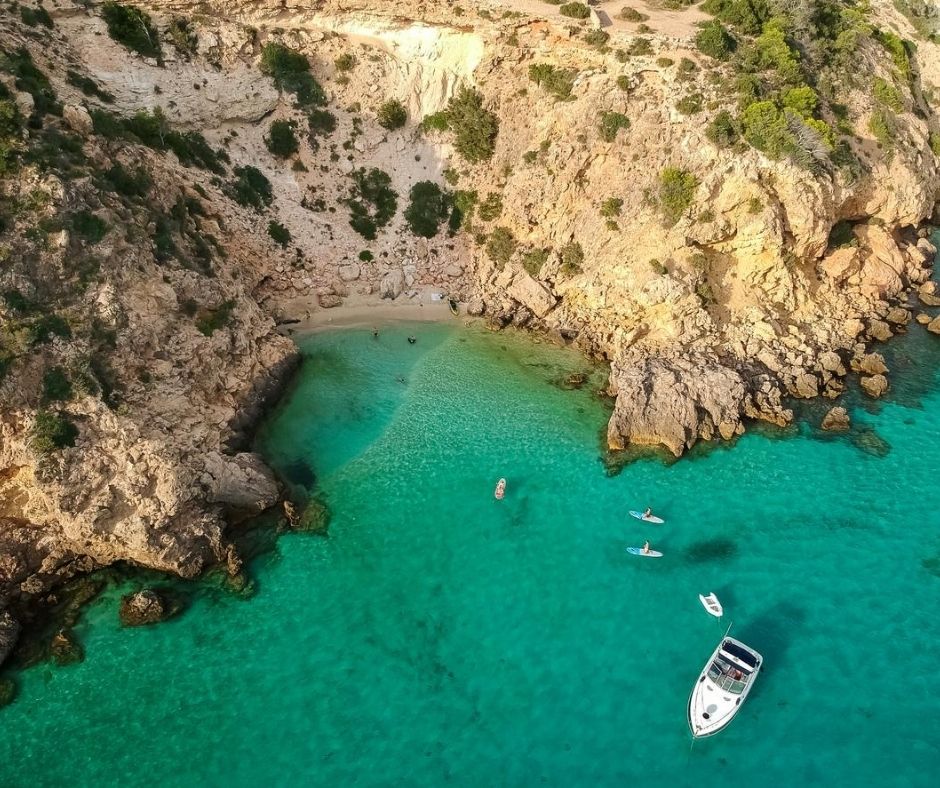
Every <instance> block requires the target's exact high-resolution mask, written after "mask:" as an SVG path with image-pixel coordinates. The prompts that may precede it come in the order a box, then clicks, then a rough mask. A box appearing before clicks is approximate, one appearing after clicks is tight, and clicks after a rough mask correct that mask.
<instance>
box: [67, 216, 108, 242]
mask: <svg viewBox="0 0 940 788" xmlns="http://www.w3.org/2000/svg"><path fill="white" fill-rule="evenodd" d="M69 226H70V227H71V229H72V232H73V233H75V234H76V235H77V236H78V237H79V238H81V239H82V240H83V241H88V243H91V244H96V243H98V242H99V241H100V240H101V239H102V238H104V237H105V235H107V233H108V224H107V222H105V221H104V219H101V218H100V217H98V216H95V215H94V214H93V213H91V212H89V211H84V210H82V211H76V212H75V213H73V214H72V215H71V217H69Z"/></svg>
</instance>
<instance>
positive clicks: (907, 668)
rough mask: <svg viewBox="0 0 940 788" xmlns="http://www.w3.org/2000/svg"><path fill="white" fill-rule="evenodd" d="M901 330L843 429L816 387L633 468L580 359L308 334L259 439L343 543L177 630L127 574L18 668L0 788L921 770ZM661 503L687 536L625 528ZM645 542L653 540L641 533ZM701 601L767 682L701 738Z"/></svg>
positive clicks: (908, 401) (910, 395)
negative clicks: (151, 618) (144, 614)
mask: <svg viewBox="0 0 940 788" xmlns="http://www.w3.org/2000/svg"><path fill="white" fill-rule="evenodd" d="M409 333H415V334H416V335H417V336H418V342H417V343H416V344H415V345H409V344H408V343H407V342H406V340H405V338H406V336H407V335H408V334H409ZM910 334H911V335H910V336H909V337H907V338H904V339H903V340H899V341H898V342H897V343H892V344H891V345H889V346H888V348H889V349H890V350H888V353H889V354H895V355H894V357H892V356H890V355H889V365H891V366H892V369H894V367H895V365H904V364H905V363H906V367H905V368H904V371H903V372H899V373H898V374H896V375H894V376H892V384H893V386H894V390H893V391H892V394H891V395H890V396H889V397H888V398H887V399H886V401H884V402H881V403H877V404H871V403H869V402H868V401H866V400H862V399H860V398H856V397H855V396H854V395H851V396H849V397H848V404H849V406H850V409H851V413H852V418H853V422H854V423H855V425H856V426H855V427H853V431H852V432H851V433H849V434H848V435H846V436H832V435H824V434H820V433H819V432H818V431H817V430H815V429H814V427H813V426H812V425H813V424H818V419H817V420H815V421H813V419H814V418H815V416H816V415H817V414H816V410H813V409H814V408H818V406H816V405H813V406H810V408H809V410H807V419H808V420H807V421H806V422H801V423H800V424H798V425H797V426H796V427H794V428H792V429H789V430H786V431H784V432H783V433H779V432H776V431H770V430H764V429H759V430H752V431H750V432H749V434H747V435H745V436H744V437H743V438H741V439H740V440H738V441H736V444H735V445H734V446H733V447H732V448H730V449H724V448H721V449H717V450H701V451H696V452H694V453H693V456H692V457H691V458H688V459H687V460H684V461H682V462H679V463H674V464H672V463H663V462H661V461H659V460H658V459H652V460H642V461H638V462H633V463H631V464H628V465H626V466H625V467H624V468H623V469H622V471H621V472H620V473H619V474H617V475H614V476H609V475H608V474H607V473H606V471H605V464H604V462H603V458H602V456H601V452H600V441H599V434H600V431H601V430H602V428H603V426H604V422H605V421H606V418H607V414H608V412H609V410H608V404H607V403H605V402H604V401H603V400H602V399H600V398H598V397H597V396H595V394H594V390H595V389H596V388H598V387H599V386H601V385H602V384H603V381H604V371H603V370H602V369H592V368H591V367H590V365H589V364H588V363H587V362H586V361H585V360H584V359H583V358H581V357H580V356H578V355H577V354H575V353H573V352H569V351H566V350H561V349H558V348H555V347H553V346H551V345H548V344H536V343H534V342H533V341H532V339H531V338H529V337H526V336H524V335H517V334H513V333H506V334H495V335H494V334H491V333H489V332H486V331H485V330H482V329H480V328H478V327H470V328H465V327H460V326H458V325H457V324H456V323H453V324H440V325H437V324H424V325H420V326H409V325H407V324H402V325H396V326H390V327H388V328H384V329H383V330H382V332H381V334H380V337H379V339H378V340H375V339H373V337H372V336H371V332H370V331H368V330H351V329H350V330H343V331H335V332H323V333H318V334H315V335H312V336H310V337H307V338H305V339H303V340H302V348H303V350H304V353H305V357H306V361H305V365H304V367H303V369H302V371H301V373H300V375H299V377H298V379H297V381H296V382H295V384H294V386H293V387H292V389H291V391H290V392H289V394H288V396H287V397H286V398H285V400H284V402H283V403H282V404H281V406H280V407H279V408H278V410H277V411H276V412H275V413H274V414H273V415H272V417H271V418H270V419H269V420H268V422H267V423H266V425H265V426H264V428H263V430H262V432H261V434H260V436H259V445H260V447H261V449H262V450H263V451H264V452H265V454H266V455H267V456H268V458H269V459H270V461H271V462H272V464H273V465H274V466H275V467H277V468H278V469H279V470H280V471H281V473H282V474H283V475H284V476H285V478H287V479H288V480H289V481H290V483H291V484H294V485H297V486H298V487H304V488H306V489H308V490H310V491H311V492H316V493H317V494H318V495H322V496H323V497H324V498H325V500H326V501H327V502H328V503H329V506H330V508H331V510H332V512H333V521H332V523H331V526H330V534H329V536H328V537H326V538H323V537H315V536H310V535H302V534H288V535H286V536H284V537H282V538H281V539H280V540H279V541H278V542H277V544H276V545H275V547H274V548H273V549H272V550H270V551H268V552H265V553H263V554H261V555H260V556H259V557H258V558H256V559H255V560H254V561H253V563H252V565H251V573H252V575H253V576H254V577H255V578H256V579H257V582H258V593H257V595H256V596H254V597H253V598H252V599H250V600H247V601H243V600H239V599H237V598H235V597H233V596H227V595H225V594H221V593H200V594H197V595H195V597H194V598H193V601H192V604H191V606H190V608H189V609H188V610H187V612H186V613H185V615H183V616H181V617H179V618H177V619H174V620H172V621H170V622H167V623H166V624H164V625H161V626H158V627H153V628H146V629H139V630H122V629H121V628H120V627H119V625H118V623H117V612H116V611H117V604H118V597H119V594H120V592H121V590H123V589H122V588H111V589H109V590H108V592H107V593H106V594H105V595H104V596H103V597H102V598H100V599H99V600H98V601H97V602H96V603H95V604H93V605H92V606H91V607H90V608H89V609H88V611H87V612H86V614H85V616H84V617H83V619H82V621H81V622H80V624H79V627H78V634H79V635H80V636H81V638H82V640H83V642H84V645H85V650H86V659H85V661H84V662H83V663H81V664H79V665H75V666H71V667H68V668H64V669H52V668H49V667H46V666H41V667H38V668H34V669H31V670H27V671H24V672H23V673H22V674H21V675H20V676H19V680H20V683H21V693H20V697H19V699H18V700H17V701H16V703H15V704H13V705H12V706H10V707H8V708H6V709H3V710H2V711H0V726H2V729H3V734H2V736H0V763H2V764H3V766H2V770H0V784H3V785H11V786H19V785H27V784H29V785H53V784H58V783H61V782H64V781H67V780H70V781H73V782H79V783H80V784H89V785H92V784H107V783H114V782H120V783H121V784H123V785H145V784H152V783H154V782H157V781H158V782H161V783H164V784H167V785H181V786H182V785H190V784H193V783H194V782H200V783H204V784H226V785H255V784H257V783H259V782H262V781H264V782H270V783H274V784H279V785H280V784H296V783H307V784H317V785H347V784H357V785H369V786H371V785H375V786H378V785H390V784H398V785H420V786H432V785H433V786H436V785H441V784H445V783H447V784H454V785H481V784H501V785H539V784H544V785H559V786H561V785H572V784H580V785H622V784H624V783H626V782H627V781H629V782H634V783H639V784H668V785H690V786H691V785H695V786H702V785H706V786H708V785H719V784H725V783H726V782H727V781H729V780H731V781H733V782H735V783H737V782H748V783H753V784H762V783H765V782H768V781H779V782H781V783H785V784H794V783H798V784H799V783H802V784H822V783H826V784H828V785H832V784H837V785H850V784H851V785H867V784H882V785H906V786H907V785H929V784H931V782H932V779H931V778H932V775H936V773H937V771H938V769H940V737H938V735H937V733H936V730H935V726H933V725H932V720H934V719H936V715H937V713H938V712H940V702H938V701H937V698H936V693H935V692H934V683H935V679H934V676H935V672H936V667H937V657H936V653H937V649H936V643H937V637H938V634H940V633H938V627H940V624H938V623H937V622H938V620H940V619H938V614H940V577H938V576H937V575H938V571H937V569H936V566H937V565H938V564H940V532H938V530H937V527H938V524H940V521H938V518H937V516H936V514H935V505H934V503H933V497H934V495H935V489H936V483H935V477H936V470H937V468H938V467H940V391H938V388H937V374H936V370H937V368H938V363H937V362H938V355H940V351H938V349H937V345H938V344H940V342H938V341H937V338H936V337H931V336H928V335H926V334H925V332H924V331H923V330H922V329H921V328H920V327H918V326H912V327H911V329H910ZM904 359H907V362H905V361H904ZM575 372H587V373H590V379H589V381H588V383H587V384H585V386H584V387H583V388H582V389H581V390H574V391H566V390H564V389H563V387H561V386H560V385H558V384H559V381H561V380H562V379H563V378H564V377H565V376H566V375H568V374H571V373H575ZM865 435H874V436H876V438H877V440H874V439H872V438H864V437H859V436H865ZM884 445H886V446H887V450H885V449H884ZM872 447H875V448H872ZM879 447H880V448H879ZM499 476H506V477H507V479H508V481H509V489H508V493H507V497H506V499H505V500H504V501H503V502H502V503H499V504H498V503H496V502H495V501H494V500H493V497H492V488H493V485H494V483H495V480H496V478H498V477H499ZM647 504H648V505H651V506H653V507H654V508H655V510H656V511H657V513H659V514H661V515H662V516H664V517H665V518H666V520H667V523H666V525H665V526H662V527H659V528H654V527H650V526H645V525H644V524H641V523H637V522H636V521H631V520H630V519H629V518H628V517H627V516H626V510H627V509H629V508H638V507H642V506H644V505H647ZM644 538H648V539H650V541H651V542H652V543H653V545H654V547H656V548H657V549H660V550H662V551H663V552H664V553H665V557H664V558H663V559H662V560H660V561H656V562H652V561H646V562H644V561H640V560H636V559H634V558H632V557H631V556H629V555H627V554H626V553H625V550H624V548H625V547H626V546H627V545H629V544H642V541H643V539H644ZM707 591H714V592H716V593H717V594H718V595H719V597H720V598H721V600H722V602H723V604H724V606H725V609H726V611H727V612H728V616H727V618H728V619H732V620H733V621H734V630H733V631H734V633H735V634H736V635H737V636H738V637H740V638H741V639H743V640H745V641H746V642H749V643H750V644H751V645H753V646H754V647H755V648H758V649H759V650H760V651H762V652H763V654H764V656H765V659H766V670H765V673H764V674H763V675H762V676H761V678H760V681H759V682H758V684H757V685H756V687H755V691H754V693H753V695H752V696H751V698H750V699H749V700H748V704H747V706H746V707H745V709H743V710H742V712H741V714H740V715H739V718H738V719H737V720H736V721H735V722H734V724H733V725H732V726H731V727H730V728H729V729H728V730H727V731H725V732H724V733H722V734H721V735H720V736H719V737H716V738H715V739H713V740H710V741H706V742H702V743H698V744H696V746H695V747H694V748H693V749H692V750H690V749H689V739H688V733H687V728H686V723H685V702H686V699H687V697H688V693H689V690H690V689H691V685H692V682H693V681H694V679H695V677H696V676H697V673H698V670H699V669H700V667H701V665H702V663H703V662H704V660H705V659H706V657H707V656H708V654H709V653H710V651H711V649H712V648H713V647H714V645H715V642H716V641H717V639H718V637H719V636H720V634H721V628H720V625H719V624H718V623H717V622H716V621H715V620H714V619H710V618H709V617H708V616H707V615H706V614H705V613H704V611H703V610H702V609H701V607H700V605H699V603H698V600H697V594H698V593H704V592H707ZM726 623H727V622H726ZM887 742H890V743H891V744H890V746H887V745H886V743H887Z"/></svg>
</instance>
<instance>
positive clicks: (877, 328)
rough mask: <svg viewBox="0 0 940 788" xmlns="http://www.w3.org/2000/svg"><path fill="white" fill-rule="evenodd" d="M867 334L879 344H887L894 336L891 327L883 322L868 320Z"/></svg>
mask: <svg viewBox="0 0 940 788" xmlns="http://www.w3.org/2000/svg"><path fill="white" fill-rule="evenodd" d="M868 333H869V334H870V335H871V338H872V339H877V340H878V341H879V342H887V341H888V340H889V339H891V337H893V336H894V332H893V331H892V330H891V327H890V326H889V325H888V324H887V323H885V322H884V321H883V320H870V321H869V323H868Z"/></svg>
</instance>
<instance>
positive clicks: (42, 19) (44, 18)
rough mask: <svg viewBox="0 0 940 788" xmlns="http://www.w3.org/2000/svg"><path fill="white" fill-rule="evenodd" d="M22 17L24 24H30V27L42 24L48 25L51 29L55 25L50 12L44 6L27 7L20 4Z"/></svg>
mask: <svg viewBox="0 0 940 788" xmlns="http://www.w3.org/2000/svg"><path fill="white" fill-rule="evenodd" d="M20 19H22V20H23V24H24V25H29V27H36V25H42V26H43V27H48V28H49V29H50V30H51V29H52V28H53V27H54V23H53V21H52V17H51V16H49V12H48V11H47V10H46V9H45V8H43V7H42V6H39V7H38V8H27V7H26V6H25V5H23V6H20Z"/></svg>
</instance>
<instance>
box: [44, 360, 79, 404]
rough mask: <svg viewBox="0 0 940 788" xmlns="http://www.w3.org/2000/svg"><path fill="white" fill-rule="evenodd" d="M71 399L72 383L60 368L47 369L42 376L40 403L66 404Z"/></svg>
mask: <svg viewBox="0 0 940 788" xmlns="http://www.w3.org/2000/svg"><path fill="white" fill-rule="evenodd" d="M71 398H72V383H71V381H70V380H69V376H68V375H67V374H66V372H65V370H64V369H62V367H52V368H51V369H47V370H46V373H45V374H44V375H43V376H42V401H43V403H45V404H48V403H50V402H68V401H69V400H70V399H71Z"/></svg>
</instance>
